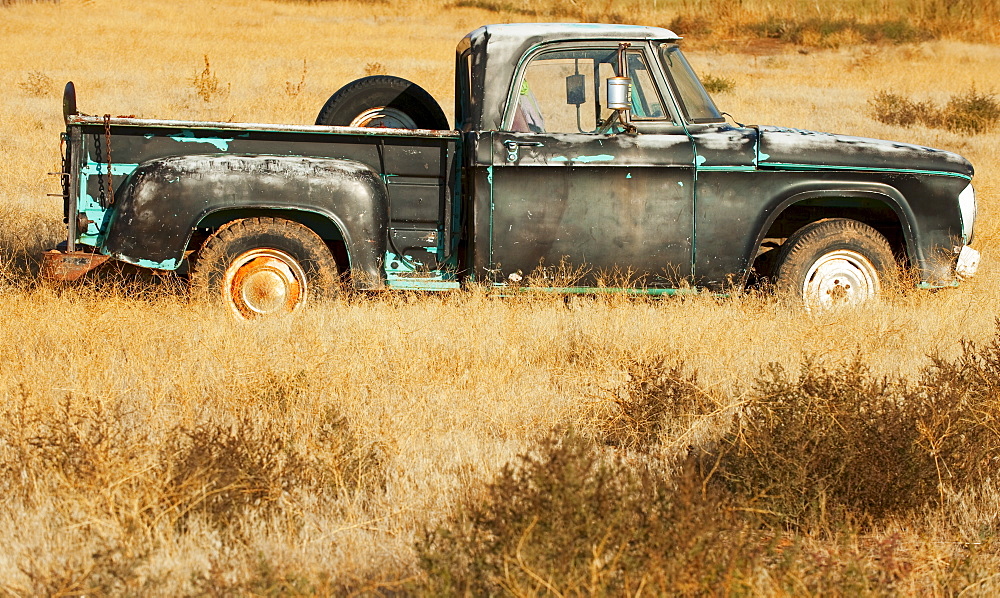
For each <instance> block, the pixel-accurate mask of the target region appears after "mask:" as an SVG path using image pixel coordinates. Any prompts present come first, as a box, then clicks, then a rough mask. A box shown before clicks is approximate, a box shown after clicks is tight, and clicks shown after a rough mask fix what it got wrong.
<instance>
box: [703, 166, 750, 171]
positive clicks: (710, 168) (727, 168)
mask: <svg viewBox="0 0 1000 598" xmlns="http://www.w3.org/2000/svg"><path fill="white" fill-rule="evenodd" d="M699 170H703V171H716V172H753V171H755V170H757V169H756V168H755V167H753V166H702V167H700V168H699Z"/></svg>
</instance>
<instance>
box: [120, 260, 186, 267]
mask: <svg viewBox="0 0 1000 598" xmlns="http://www.w3.org/2000/svg"><path fill="white" fill-rule="evenodd" d="M122 260H123V261H126V262H129V263H132V264H135V265H136V266H141V267H143V268H152V269H153V270H176V269H177V266H179V265H180V263H179V262H178V261H177V259H176V258H170V259H169V260H164V261H162V262H154V261H152V260H134V261H133V260H130V259H128V258H124V257H123V258H122Z"/></svg>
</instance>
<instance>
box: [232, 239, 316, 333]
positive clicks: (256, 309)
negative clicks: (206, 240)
mask: <svg viewBox="0 0 1000 598" xmlns="http://www.w3.org/2000/svg"><path fill="white" fill-rule="evenodd" d="M306 291H307V288H306V273H305V271H304V270H303V269H302V266H301V265H299V263H298V261H296V260H295V258H293V257H292V256H290V255H288V254H287V253H285V252H283V251H279V250H277V249H251V250H250V251H247V252H245V253H242V254H240V255H239V256H238V257H237V258H236V259H235V260H233V261H232V263H231V264H230V265H229V267H228V268H226V272H225V276H224V278H223V284H222V294H223V299H224V300H225V301H226V303H227V304H228V305H229V307H230V309H232V311H233V312H234V313H235V314H236V315H237V316H239V317H240V318H243V319H245V320H249V319H252V318H257V317H260V316H268V315H274V314H281V313H290V312H293V311H295V310H297V309H299V308H300V307H302V306H303V305H304V304H305V302H306V297H307V296H308V293H307V292H306Z"/></svg>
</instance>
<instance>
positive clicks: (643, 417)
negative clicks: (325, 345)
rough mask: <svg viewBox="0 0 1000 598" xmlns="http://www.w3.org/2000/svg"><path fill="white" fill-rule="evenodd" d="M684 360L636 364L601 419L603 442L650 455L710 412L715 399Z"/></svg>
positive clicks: (600, 427) (599, 424)
mask: <svg viewBox="0 0 1000 598" xmlns="http://www.w3.org/2000/svg"><path fill="white" fill-rule="evenodd" d="M685 370H686V367H685V365H684V362H683V361H678V362H677V363H674V364H672V365H668V364H667V362H666V361H665V360H659V361H638V362H635V363H633V364H631V365H630V366H629V369H628V380H627V381H626V383H625V384H624V385H623V386H622V388H621V389H619V390H618V391H617V392H616V393H615V394H614V395H612V397H611V401H610V403H611V404H610V406H609V407H610V408H609V409H608V410H607V411H605V412H604V413H602V414H600V416H599V417H598V420H597V428H598V434H599V437H600V439H601V441H602V442H603V443H604V444H606V445H609V446H613V447H616V448H621V449H626V450H630V451H639V452H649V451H651V450H653V449H654V448H656V447H658V446H660V445H661V444H662V442H663V440H664V437H665V436H666V437H674V436H677V435H679V434H681V433H683V432H684V431H687V430H689V429H690V428H691V425H692V423H693V419H694V418H696V417H700V416H704V415H706V414H708V413H711V412H712V411H713V410H714V409H713V408H714V401H713V400H712V397H710V396H708V395H707V394H706V393H705V392H704V391H703V390H702V389H701V388H700V387H699V386H698V374H697V372H691V373H687V372H686V371H685Z"/></svg>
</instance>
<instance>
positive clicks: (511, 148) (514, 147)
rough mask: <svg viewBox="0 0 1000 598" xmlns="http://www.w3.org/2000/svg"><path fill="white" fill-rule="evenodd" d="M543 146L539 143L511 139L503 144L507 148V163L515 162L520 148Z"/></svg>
mask: <svg viewBox="0 0 1000 598" xmlns="http://www.w3.org/2000/svg"><path fill="white" fill-rule="evenodd" d="M543 145H545V144H543V143H542V142H540V141H515V140H513V139H508V140H507V141H504V142H503V146H504V147H505V148H507V161H508V162H517V153H518V149H520V148H522V147H542V146H543Z"/></svg>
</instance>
